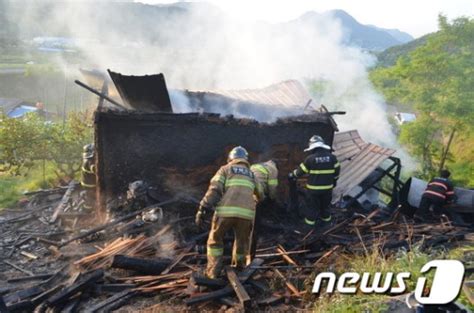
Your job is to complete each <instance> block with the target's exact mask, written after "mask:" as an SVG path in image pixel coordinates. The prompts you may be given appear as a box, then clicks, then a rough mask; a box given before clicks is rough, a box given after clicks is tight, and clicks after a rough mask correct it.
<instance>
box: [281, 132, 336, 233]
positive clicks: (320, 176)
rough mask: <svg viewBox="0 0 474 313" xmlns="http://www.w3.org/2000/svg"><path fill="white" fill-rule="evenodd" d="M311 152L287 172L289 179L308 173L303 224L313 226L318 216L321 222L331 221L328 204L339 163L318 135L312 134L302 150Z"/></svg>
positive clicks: (334, 184)
mask: <svg viewBox="0 0 474 313" xmlns="http://www.w3.org/2000/svg"><path fill="white" fill-rule="evenodd" d="M304 151H305V152H310V153H311V154H310V155H309V156H308V157H307V158H306V159H305V160H304V162H303V163H301V164H300V166H299V167H298V168H297V169H295V170H294V171H293V172H291V173H289V174H288V178H289V179H290V180H296V179H297V178H298V177H301V176H303V175H308V182H307V184H306V195H307V208H306V211H307V212H306V214H305V219H304V221H305V224H307V225H309V226H314V225H315V224H316V219H317V217H319V218H320V219H321V220H322V221H323V222H330V221H331V212H330V210H329V205H330V204H331V200H332V190H333V188H334V187H335V186H336V183H337V180H338V178H339V172H340V164H339V161H338V160H337V158H336V156H335V155H333V154H332V153H331V147H329V146H328V145H326V144H325V143H324V140H323V139H322V138H321V137H320V136H316V135H315V136H313V137H311V139H310V140H309V146H308V148H307V149H305V150H304Z"/></svg>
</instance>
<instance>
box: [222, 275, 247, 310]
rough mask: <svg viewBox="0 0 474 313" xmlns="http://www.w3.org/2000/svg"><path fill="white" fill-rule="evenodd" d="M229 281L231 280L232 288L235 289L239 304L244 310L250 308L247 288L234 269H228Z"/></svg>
mask: <svg viewBox="0 0 474 313" xmlns="http://www.w3.org/2000/svg"><path fill="white" fill-rule="evenodd" d="M226 274H227V279H229V282H230V286H231V287H232V288H233V289H234V291H235V294H236V295H237V298H239V302H240V304H241V305H242V307H243V308H244V309H246V308H248V307H249V306H250V296H249V294H248V293H247V291H246V290H245V287H244V286H243V285H242V283H241V282H240V280H239V277H238V276H237V274H236V273H235V271H234V270H233V269H232V268H226Z"/></svg>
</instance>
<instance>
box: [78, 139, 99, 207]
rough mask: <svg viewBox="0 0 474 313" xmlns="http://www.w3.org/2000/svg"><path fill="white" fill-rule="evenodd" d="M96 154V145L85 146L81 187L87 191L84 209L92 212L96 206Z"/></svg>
mask: <svg viewBox="0 0 474 313" xmlns="http://www.w3.org/2000/svg"><path fill="white" fill-rule="evenodd" d="M95 180H96V170H95V153H94V144H92V143H90V144H87V145H85V146H84V148H83V153H82V166H81V186H82V188H83V189H84V191H85V197H84V208H86V209H89V210H92V209H93V208H94V206H95V194H96V188H95Z"/></svg>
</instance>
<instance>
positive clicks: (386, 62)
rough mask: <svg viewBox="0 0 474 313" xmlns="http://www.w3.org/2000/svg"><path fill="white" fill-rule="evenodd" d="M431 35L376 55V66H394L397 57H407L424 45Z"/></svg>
mask: <svg viewBox="0 0 474 313" xmlns="http://www.w3.org/2000/svg"><path fill="white" fill-rule="evenodd" d="M432 35H433V34H428V35H425V36H423V37H420V38H417V39H415V40H412V41H410V42H408V43H406V44H403V45H397V46H393V47H390V48H388V49H386V50H384V51H380V52H378V53H376V55H377V60H378V62H377V66H382V67H388V66H392V65H395V63H396V62H397V60H398V58H399V57H401V56H404V55H408V54H409V53H410V52H412V51H413V50H415V49H416V48H418V47H420V46H422V45H424V44H425V43H426V40H428V38H429V37H430V36H432Z"/></svg>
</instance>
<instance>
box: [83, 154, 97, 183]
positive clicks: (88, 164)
mask: <svg viewBox="0 0 474 313" xmlns="http://www.w3.org/2000/svg"><path fill="white" fill-rule="evenodd" d="M94 163H95V161H94V159H93V158H92V159H83V160H82V166H81V186H82V187H84V188H95V164H94Z"/></svg>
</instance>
